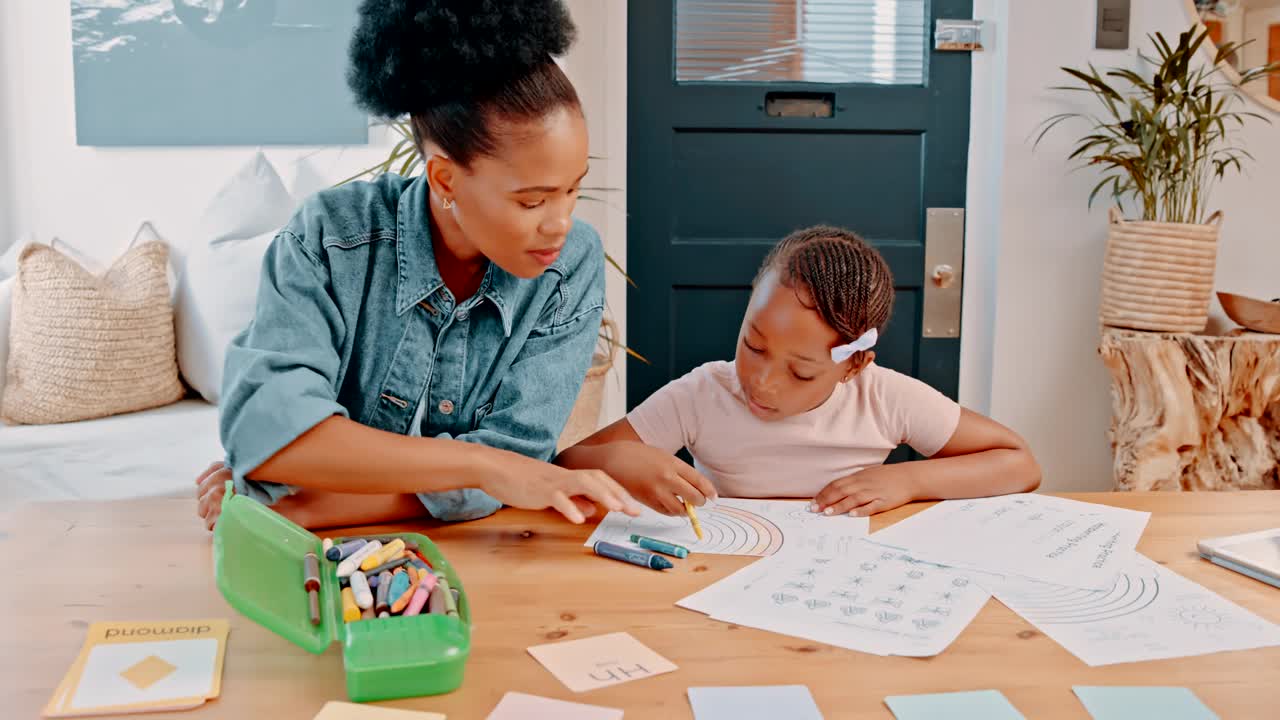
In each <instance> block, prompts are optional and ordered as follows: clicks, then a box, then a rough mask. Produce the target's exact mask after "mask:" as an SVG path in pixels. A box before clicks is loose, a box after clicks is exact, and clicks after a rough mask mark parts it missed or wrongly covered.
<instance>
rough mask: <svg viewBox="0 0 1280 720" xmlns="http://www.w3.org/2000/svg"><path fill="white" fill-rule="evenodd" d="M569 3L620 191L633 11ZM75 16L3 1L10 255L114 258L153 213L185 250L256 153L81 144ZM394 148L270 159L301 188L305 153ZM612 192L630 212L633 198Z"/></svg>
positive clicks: (605, 215) (577, 78)
mask: <svg viewBox="0 0 1280 720" xmlns="http://www.w3.org/2000/svg"><path fill="white" fill-rule="evenodd" d="M569 5H570V9H571V12H572V13H573V16H574V18H575V21H576V22H577V23H578V25H579V38H580V41H579V43H578V45H576V46H575V48H574V50H573V52H572V53H571V54H570V55H569V56H568V57H567V58H565V62H564V65H565V68H566V71H567V72H568V74H569V75H570V76H571V78H572V79H573V80H574V83H575V85H577V87H578V90H579V92H580V93H581V95H582V99H583V102H584V105H585V109H586V113H587V117H588V120H589V127H590V132H591V151H592V154H594V155H605V156H608V157H609V160H608V161H606V162H598V163H597V164H596V166H595V168H594V169H593V172H592V174H591V176H590V178H589V180H588V182H590V183H591V184H595V185H605V186H610V187H619V188H620V187H622V186H623V185H624V184H625V180H626V151H625V147H626V145H625V143H626V99H625V98H626V96H625V93H626V66H625V64H626V8H625V6H624V5H623V4H622V3H621V2H616V1H615V2H608V3H599V2H596V1H595V0H570V2H569ZM70 15H71V10H70V3H69V2H66V0H0V251H3V249H4V248H5V247H7V246H8V245H9V244H10V243H12V242H14V241H15V240H16V239H19V238H21V239H22V240H24V241H25V240H27V239H29V238H31V237H37V238H41V239H44V240H46V241H48V240H49V239H51V238H53V237H58V238H61V239H62V240H64V241H66V242H68V243H70V244H71V245H73V246H75V247H76V248H78V249H80V250H81V251H82V252H85V253H86V254H88V255H89V256H90V257H92V258H94V259H95V260H97V261H99V262H101V263H105V262H107V261H109V260H110V259H112V258H113V257H114V256H115V255H116V254H117V253H118V252H119V251H120V250H121V249H122V248H123V247H124V246H125V245H126V244H127V243H128V242H129V240H130V239H131V237H132V235H133V233H134V232H135V231H136V229H137V227H138V226H139V224H140V223H141V222H142V221H143V220H147V219H149V220H151V221H152V222H153V223H154V224H155V226H156V227H157V228H158V229H159V231H160V232H161V234H163V235H164V236H165V237H166V238H167V239H168V240H169V241H170V243H172V244H174V245H175V246H178V247H183V246H185V245H186V244H187V243H189V242H191V241H192V240H193V239H194V238H193V235H194V233H195V231H196V224H197V220H198V219H199V217H200V214H201V212H202V211H203V210H204V207H205V206H206V204H207V203H208V201H209V200H210V198H212V196H213V194H214V192H215V191H216V190H217V189H218V188H219V187H220V186H221V185H222V184H223V183H224V182H225V181H226V179H227V178H228V177H229V176H230V175H231V174H232V173H233V172H234V171H235V170H236V169H237V168H238V167H239V166H240V165H241V164H242V163H244V162H245V161H246V160H247V159H248V158H249V157H250V156H251V155H252V154H253V152H255V150H256V148H248V147H238V148H154V149H142V148H139V149H99V148H90V147H77V146H76V144H75V106H74V84H73V75H72V61H71V29H70V28H71V22H70ZM389 148H390V144H389V143H388V137H387V133H386V132H384V131H381V130H378V131H375V133H374V134H373V136H372V143H371V144H370V145H369V146H358V147H348V148H337V147H329V148H311V147H288V148H280V147H274V148H267V149H266V154H267V156H268V157H269V158H270V159H271V161H272V162H273V163H274V164H275V166H276V168H277V170H278V171H279V172H280V174H281V176H282V177H283V178H284V180H285V182H286V183H287V184H289V185H290V187H291V188H292V187H293V179H294V174H295V173H296V172H297V170H298V169H299V166H298V164H297V161H298V160H299V159H302V158H307V162H308V163H310V164H311V165H312V168H313V170H314V171H317V172H319V173H320V175H322V176H323V178H324V179H325V180H327V181H329V182H336V181H339V180H342V179H343V178H345V177H347V176H349V175H350V174H354V172H356V171H358V170H360V169H363V168H365V167H368V166H369V165H372V164H374V163H375V162H377V161H378V160H380V159H381V158H383V157H385V156H386V151H387V150H388V149H389ZM614 196H615V197H614V198H613V199H612V201H613V202H614V203H615V204H616V205H617V206H618V207H620V208H625V195H624V193H621V192H619V193H614ZM580 214H581V215H582V216H583V217H585V218H587V219H588V220H589V221H591V222H593V223H594V224H595V225H596V226H597V227H598V228H599V229H600V231H601V233H602V234H603V235H604V236H605V238H606V244H607V246H608V249H609V251H610V253H611V254H613V255H614V256H615V257H617V258H619V259H620V261H625V258H626V239H625V230H626V224H625V221H624V218H625V215H623V214H622V213H620V212H617V211H610V212H604V211H603V210H602V209H601V208H598V207H597V208H593V207H590V206H588V205H584V206H583V207H582V209H581V212H580ZM609 275H610V277H609V283H610V286H609V298H610V306H611V309H612V311H613V312H614V314H615V316H616V317H617V318H618V320H619V321H620V322H621V321H623V320H625V316H626V312H625V311H626V308H625V304H624V302H625V294H624V293H623V292H622V291H621V285H620V276H619V275H618V273H617V272H616V271H610V272H609ZM619 364H621V363H619ZM618 376H619V377H618V379H619V380H620V379H621V372H619V373H618ZM621 387H622V386H621V385H620V384H619V383H618V382H616V381H614V380H611V381H610V393H609V397H608V398H607V400H606V402H607V407H610V408H613V409H612V410H610V411H608V412H611V413H613V414H615V415H616V414H619V413H620V412H621V409H620V408H621V398H622V396H623V395H622V393H621Z"/></svg>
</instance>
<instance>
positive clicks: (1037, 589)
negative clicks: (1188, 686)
mask: <svg viewBox="0 0 1280 720" xmlns="http://www.w3.org/2000/svg"><path fill="white" fill-rule="evenodd" d="M982 582H983V584H985V585H987V589H989V590H991V591H992V592H993V593H994V594H995V596H996V598H997V599H999V600H1000V602H1002V603H1004V604H1005V605H1007V606H1008V607H1009V609H1010V610H1013V611H1014V612H1016V613H1017V614H1019V615H1021V616H1022V618H1023V619H1024V620H1026V621H1027V622H1029V623H1031V624H1032V625H1034V626H1036V628H1037V629H1038V630H1040V631H1041V632H1043V633H1044V634H1045V635H1047V636H1049V637H1050V638H1053V640H1054V641H1055V642H1057V643H1058V644H1060V645H1062V646H1063V647H1064V648H1066V649H1067V650H1068V651H1069V652H1070V653H1071V654H1073V655H1075V656H1076V657H1078V658H1080V659H1081V660H1083V661H1084V662H1085V663H1086V664H1088V665H1090V666H1097V665H1111V664H1115V663H1126V662H1140V661H1144V660H1160V659H1163V658H1175V657H1187V656H1190V655H1206V654H1208V653H1215V652H1222V651H1225V650H1248V649H1252V648H1259V647H1268V646H1272V645H1280V627H1277V626H1276V625H1275V624H1273V623H1271V622H1268V621H1266V620H1264V619H1263V618H1260V617H1258V616H1257V615H1254V614H1253V613H1251V612H1249V611H1248V610H1246V609H1244V608H1242V607H1240V606H1239V605H1236V604H1235V603H1233V602H1231V601H1229V600H1227V599H1226V598H1223V597H1222V596H1221V595H1218V594H1217V593H1214V592H1213V591H1211V590H1209V589H1207V588H1204V587H1202V586H1200V585H1197V584H1196V583H1194V582H1191V581H1190V580H1188V579H1186V578H1184V577H1182V576H1181V575H1179V574H1177V573H1175V572H1173V571H1172V570H1169V569H1168V568H1165V567H1163V566H1161V565H1158V564H1156V563H1154V562H1152V561H1151V560H1149V559H1147V558H1146V557H1144V556H1142V555H1140V554H1138V553H1134V555H1133V557H1132V559H1131V560H1130V561H1129V563H1127V565H1126V567H1124V568H1123V569H1122V572H1121V573H1120V575H1119V577H1118V578H1117V579H1116V581H1115V582H1114V583H1113V584H1112V586H1111V587H1109V588H1108V589H1106V590H1098V591H1090V590H1082V589H1080V588H1075V587H1067V586H1063V585H1052V584H1047V583H1038V582H1031V581H1026V580H1005V581H998V580H993V579H991V578H986V577H984V578H983V579H982Z"/></svg>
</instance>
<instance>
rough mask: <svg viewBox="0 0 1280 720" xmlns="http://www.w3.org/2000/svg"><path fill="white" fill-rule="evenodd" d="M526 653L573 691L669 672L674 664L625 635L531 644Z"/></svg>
mask: <svg viewBox="0 0 1280 720" xmlns="http://www.w3.org/2000/svg"><path fill="white" fill-rule="evenodd" d="M529 654H530V655H532V656H533V657H534V659H535V660H537V661H538V662H540V663H542V666H543V667H545V668H546V669H548V670H550V671H551V674H552V675H555V676H556V677H557V678H558V679H559V680H560V682H562V683H564V684H565V687H567V688H569V689H570V690H572V691H574V692H584V691H586V690H595V689H596V688H602V687H608V686H609V685H617V684H619V683H624V682H629V681H631V680H640V679H643V678H647V677H652V676H654V675H661V674H663V673H669V672H671V671H673V670H675V669H676V666H675V664H674V663H672V662H671V661H670V660H668V659H666V658H664V657H662V656H661V655H659V654H658V653H656V652H654V651H652V650H650V649H649V648H647V647H645V646H644V645H643V644H642V643H641V642H640V641H639V640H637V639H635V638H634V637H632V636H631V635H629V634H627V633H624V632H617V633H610V634H608V635H597V636H595V637H590V638H584V639H582V640H568V641H566V642H558V643H548V644H546V645H534V646H533V647H531V648H529Z"/></svg>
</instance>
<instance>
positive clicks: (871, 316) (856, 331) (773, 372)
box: [557, 227, 1040, 515]
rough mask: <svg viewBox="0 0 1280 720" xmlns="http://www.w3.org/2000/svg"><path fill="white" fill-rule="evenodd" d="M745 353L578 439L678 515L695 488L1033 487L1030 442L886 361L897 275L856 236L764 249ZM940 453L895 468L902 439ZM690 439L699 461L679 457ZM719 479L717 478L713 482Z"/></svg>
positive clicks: (923, 493) (801, 235)
mask: <svg viewBox="0 0 1280 720" xmlns="http://www.w3.org/2000/svg"><path fill="white" fill-rule="evenodd" d="M753 287H754V290H753V292H752V295H751V300H750V303H749V305H748V307H747V312H746V315H745V317H743V319H742V328H741V330H740V331H739V333H738V347H737V352H736V357H735V360H734V362H733V363H728V362H710V363H707V364H705V365H702V366H700V367H697V368H695V369H694V370H693V371H691V372H690V373H689V374H687V375H685V376H684V377H682V378H680V379H678V380H675V381H673V382H671V383H668V384H667V385H666V386H664V387H663V388H662V389H660V390H659V391H658V392H656V393H654V395H653V396H651V397H650V398H649V399H647V400H645V401H644V402H643V403H641V404H640V405H639V406H637V407H636V408H635V409H634V410H632V411H631V413H630V414H629V415H628V416H627V417H625V418H623V419H621V420H619V421H618V422H616V423H614V424H612V425H610V426H609V427H606V428H604V429H603V430H600V431H599V432H597V433H596V434H594V435H592V436H591V437H589V438H587V439H586V440H584V441H582V442H581V443H579V444H578V445H576V446H575V447H572V448H569V449H567V450H565V451H564V452H563V453H562V454H561V455H560V457H559V458H558V459H557V462H558V463H559V464H560V465H562V466H564V467H568V468H599V469H601V470H604V471H605V472H606V473H608V474H609V475H610V476H612V477H613V478H614V479H616V480H617V481H618V482H619V483H621V484H622V485H623V486H624V487H626V488H628V489H629V490H630V491H631V493H632V494H633V495H634V496H635V497H636V498H637V499H639V500H641V501H643V502H644V503H646V504H648V505H650V506H651V507H653V508H654V509H656V510H658V511H660V512H664V513H667V514H673V515H674V514H679V513H681V512H682V511H683V506H682V505H681V502H680V500H681V499H685V500H689V501H690V502H693V503H694V504H697V505H700V504H702V502H703V501H704V499H705V498H715V497H716V496H717V495H719V494H723V495H726V496H733V497H803V498H812V503H811V505H810V509H812V510H814V511H815V512H822V513H826V514H828V515H832V514H836V513H849V514H852V515H872V514H874V513H878V512H883V511H885V510H890V509H893V508H896V507H898V506H900V505H903V504H905V503H909V502H912V501H914V500H935V499H946V498H963V497H981V496H989V495H1001V494H1004V493H1015V492H1026V491H1030V490H1034V489H1035V488H1037V487H1038V486H1039V484H1040V469H1039V467H1038V465H1037V464H1036V461H1035V459H1034V458H1033V457H1032V455H1031V452H1030V450H1028V449H1027V446H1026V444H1025V443H1024V442H1023V440H1022V439H1021V438H1020V437H1018V436H1017V435H1016V434H1015V433H1014V432H1012V431H1011V430H1009V429H1008V428H1006V427H1004V426H1002V425H1000V424H999V423H997V422H995V421H993V420H991V419H989V418H986V417H983V416H981V415H978V414H977V413H973V412H970V411H969V410H965V409H963V408H961V407H960V406H959V405H957V404H956V403H955V402H953V401H951V400H950V399H948V398H947V397H946V396H944V395H942V394H941V393H939V392H937V391H936V390H934V389H933V388H931V387H929V386H928V385H925V384H924V383H922V382H920V381H919V380H916V379H914V378H911V377H908V376H906V375H902V374H900V373H897V372H894V371H893V370H889V369H887V368H882V367H880V366H878V365H876V364H875V363H874V361H875V351H874V350H873V349H872V348H874V347H875V344H876V340H877V338H878V334H879V332H880V331H881V330H882V329H883V328H884V326H885V324H886V323H887V322H888V320H889V314H890V310H891V308H892V304H893V278H892V277H891V275H890V273H889V267H888V265H887V264H886V263H885V261H884V258H882V257H881V256H880V254H879V253H878V252H876V250H875V249H873V248H872V247H871V246H869V245H867V244H866V243H865V242H863V241H862V239H861V238H859V237H858V236H857V235H855V234H854V233H851V232H848V231H846V230H841V229H838V228H832V227H814V228H810V229H807V230H801V231H798V232H796V233H793V234H792V235H790V236H789V237H787V238H786V239H784V240H783V241H782V242H781V243H779V244H778V245H777V247H775V248H774V249H773V251H772V252H771V253H770V254H769V256H768V257H767V258H766V259H765V261H764V265H763V266H762V267H761V268H760V272H759V274H758V275H757V276H756V279H755V282H754V283H753ZM903 443H905V444H907V445H910V446H911V447H912V448H914V449H915V450H916V452H918V453H920V454H921V455H924V456H925V457H927V458H928V459H927V460H921V461H916V462H905V463H899V464H893V465H885V464H884V460H885V458H886V457H887V456H888V455H889V453H890V452H891V451H893V450H894V449H895V448H897V447H898V446H899V445H901V444H903ZM681 447H686V448H688V449H689V452H690V453H691V454H692V455H693V457H694V460H695V462H696V465H697V469H694V468H691V467H689V466H688V465H686V464H685V463H684V462H682V461H681V460H679V459H677V458H676V457H674V456H673V455H672V453H674V452H675V451H677V450H679V449H680V448H681ZM708 478H709V480H708Z"/></svg>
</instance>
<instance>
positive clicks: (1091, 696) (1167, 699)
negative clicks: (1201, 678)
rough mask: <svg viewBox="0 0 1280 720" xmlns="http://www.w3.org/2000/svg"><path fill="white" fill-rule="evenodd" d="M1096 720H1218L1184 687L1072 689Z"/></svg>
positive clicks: (1076, 687) (1079, 687)
mask: <svg viewBox="0 0 1280 720" xmlns="http://www.w3.org/2000/svg"><path fill="white" fill-rule="evenodd" d="M1071 689H1072V690H1074V691H1075V693H1076V697H1078V698H1080V702H1082V703H1084V709H1085V710H1088V711H1089V714H1090V715H1092V716H1093V718H1094V720H1121V719H1123V720H1145V719H1146V718H1151V719H1152V720H1218V716H1217V715H1215V714H1214V712H1213V711H1212V710H1210V709H1209V708H1208V707H1206V706H1205V704H1204V703H1202V702H1200V698H1198V697H1196V694H1195V693H1193V692H1191V691H1190V690H1188V689H1186V688H1184V687H1097V686H1088V685H1076V686H1074V687H1072V688H1071Z"/></svg>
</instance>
